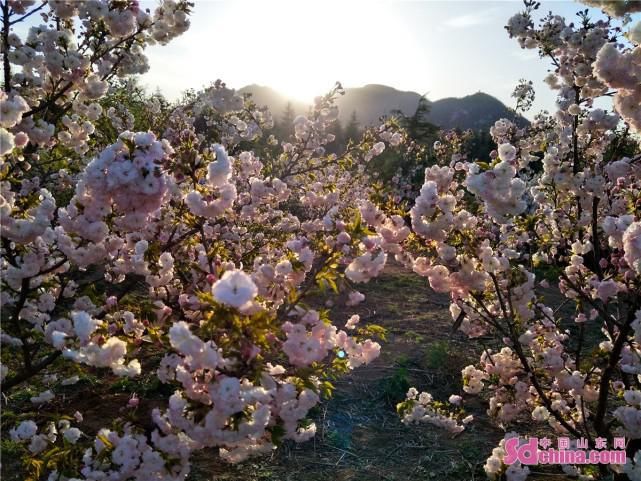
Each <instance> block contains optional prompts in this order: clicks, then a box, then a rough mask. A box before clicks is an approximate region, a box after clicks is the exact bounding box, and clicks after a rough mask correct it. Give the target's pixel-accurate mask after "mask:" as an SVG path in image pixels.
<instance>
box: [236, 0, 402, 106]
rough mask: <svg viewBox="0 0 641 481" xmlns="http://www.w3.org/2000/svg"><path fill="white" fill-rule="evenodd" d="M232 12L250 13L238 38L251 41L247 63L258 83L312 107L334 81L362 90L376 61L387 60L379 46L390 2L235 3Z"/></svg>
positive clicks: (384, 48) (385, 50) (284, 0)
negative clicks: (257, 76)
mask: <svg viewBox="0 0 641 481" xmlns="http://www.w3.org/2000/svg"><path fill="white" fill-rule="evenodd" d="M235 8H236V9H238V11H239V12H240V11H241V10H245V11H247V9H251V15H250V16H245V18H244V20H243V23H242V26H239V27H240V29H241V32H242V33H241V35H242V34H247V35H252V36H254V37H255V42H256V43H255V45H254V50H255V51H254V52H251V59H250V58H249V56H248V63H251V66H252V67H253V68H254V69H256V70H259V72H258V74H259V76H260V78H261V83H264V84H267V85H269V86H271V87H272V88H274V89H275V90H277V91H279V92H282V93H284V94H286V95H287V97H289V98H291V99H293V100H298V101H302V102H306V103H311V102H312V101H313V99H314V98H315V97H316V96H318V95H323V94H325V93H327V92H328V91H329V90H330V89H331V88H332V87H333V86H334V84H335V83H336V82H337V81H340V82H342V83H343V85H346V86H359V85H363V84H365V83H367V82H368V79H369V78H371V77H369V78H368V76H369V74H370V73H371V69H372V68H373V66H375V65H376V64H377V63H380V58H381V56H383V57H384V56H386V55H390V52H388V47H387V46H386V44H385V42H381V41H380V32H381V28H383V26H384V25H388V24H389V22H390V16H391V15H393V10H392V9H391V8H390V4H389V2H377V3H376V7H375V8H372V3H371V2H370V3H367V2H361V1H350V0H344V1H342V2H337V1H333V0H329V1H328V0H325V1H322V2H321V1H316V0H308V1H300V0H299V1H290V0H281V1H278V0H274V1H269V2H253V1H240V2H238V3H237V4H236V5H235ZM239 18H240V17H239ZM361 66H362V67H361ZM363 67H364V68H363ZM253 77H254V78H256V75H253Z"/></svg>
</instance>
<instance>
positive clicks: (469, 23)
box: [444, 8, 497, 28]
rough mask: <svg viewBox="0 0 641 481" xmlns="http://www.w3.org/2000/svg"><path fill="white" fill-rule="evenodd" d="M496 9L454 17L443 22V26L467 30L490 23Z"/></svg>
mask: <svg viewBox="0 0 641 481" xmlns="http://www.w3.org/2000/svg"><path fill="white" fill-rule="evenodd" d="M496 11H497V10H496V8H490V9H485V10H482V11H478V12H474V13H466V14H463V15H456V16H454V17H450V18H448V19H447V20H445V22H444V25H446V26H448V27H452V28H468V27H474V26H476V25H484V24H486V23H490V22H491V21H492V19H493V17H494V14H495V13H496Z"/></svg>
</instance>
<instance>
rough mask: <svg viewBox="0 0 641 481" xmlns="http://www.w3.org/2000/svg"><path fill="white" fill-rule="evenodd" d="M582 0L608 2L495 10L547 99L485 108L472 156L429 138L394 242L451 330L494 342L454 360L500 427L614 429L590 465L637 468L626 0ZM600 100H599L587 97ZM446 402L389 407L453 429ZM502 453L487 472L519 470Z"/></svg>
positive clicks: (639, 297)
mask: <svg viewBox="0 0 641 481" xmlns="http://www.w3.org/2000/svg"><path fill="white" fill-rule="evenodd" d="M590 3H598V4H599V6H602V7H604V8H605V9H606V13H607V14H608V15H606V16H604V17H603V18H601V19H597V20H595V19H591V18H590V17H589V15H588V11H587V10H586V11H583V12H580V13H579V14H578V17H577V19H576V21H573V22H571V21H569V20H566V19H564V18H562V17H560V16H558V15H554V14H552V13H550V14H548V15H545V16H543V18H542V19H541V20H540V22H538V23H537V24H536V25H535V21H534V17H535V13H536V12H537V9H538V7H539V5H538V3H536V2H534V1H529V0H527V1H526V2H525V10H524V11H523V12H521V13H518V14H516V15H514V16H513V17H512V18H510V19H509V21H508V25H507V27H506V29H507V32H508V34H509V35H510V37H512V38H515V39H516V40H517V41H518V42H519V44H520V45H521V46H522V47H523V48H526V49H533V50H537V51H538V52H539V55H540V57H541V58H542V59H543V60H544V61H548V62H551V65H552V69H553V70H552V71H551V72H550V74H549V75H548V77H547V78H546V83H547V84H548V85H549V87H550V88H552V89H554V90H556V91H557V94H558V100H557V106H558V110H557V111H556V112H555V113H554V114H552V115H550V114H541V115H538V116H537V117H536V118H535V120H534V122H533V123H532V125H531V126H529V127H528V128H518V127H517V126H516V125H514V124H513V123H512V122H510V121H508V120H505V119H503V120H499V121H497V122H496V123H495V125H494V127H493V128H492V129H491V134H492V137H493V140H494V141H495V142H496V144H497V146H498V148H497V149H496V150H495V151H494V152H493V153H492V155H491V158H490V159H489V160H488V161H487V162H471V161H468V160H467V159H466V158H465V157H464V156H461V154H460V153H455V152H454V150H456V148H450V149H448V148H447V145H446V146H442V147H441V150H442V153H443V155H442V163H441V165H436V166H433V167H431V168H428V169H427V170H426V171H425V183H424V184H423V186H422V188H421V190H420V193H419V195H418V196H417V197H416V200H415V203H414V206H413V207H412V208H411V210H410V213H409V214H410V216H411V223H412V231H413V232H412V235H411V236H409V237H408V242H409V243H408V245H407V249H408V252H411V253H412V254H411V257H412V259H411V261H410V264H411V265H412V266H413V269H414V271H415V272H417V273H418V274H419V275H421V276H425V277H427V279H428V281H429V285H430V286H431V288H432V289H433V290H435V291H437V292H444V293H448V294H449V295H450V296H451V306H450V312H451V314H452V319H453V320H454V321H455V328H457V329H459V330H460V331H462V332H463V333H465V334H466V335H467V336H469V337H470V338H471V339H476V338H480V337H484V338H487V336H491V337H492V338H494V339H495V340H496V342H495V343H494V344H493V345H491V346H487V343H485V344H484V345H485V348H484V349H483V354H482V356H481V358H480V360H479V363H478V364H475V365H470V366H467V367H466V368H465V369H464V370H463V372H462V376H463V391H464V392H465V393H466V394H469V395H476V394H480V393H487V395H488V396H489V407H488V411H487V412H488V414H489V415H490V416H491V417H492V418H493V419H494V420H496V422H497V423H498V424H499V425H500V426H502V427H504V428H505V429H506V430H508V431H509V430H510V429H512V431H510V432H509V433H508V434H507V435H506V438H509V437H514V436H518V435H521V436H523V435H527V434H528V433H527V432H520V433H517V432H515V431H514V430H515V429H518V427H517V422H518V421H524V420H529V421H530V422H532V421H534V422H540V423H544V424H546V425H548V427H549V428H550V429H551V430H552V431H553V432H555V433H557V435H559V436H569V437H571V438H575V439H578V438H585V439H587V440H589V442H590V443H591V446H593V441H594V440H595V439H596V438H599V437H601V438H605V439H607V440H610V441H612V439H613V437H616V436H625V438H626V439H627V440H628V443H627V448H626V450H627V454H628V458H630V459H628V461H627V463H626V464H625V465H610V466H606V465H602V466H600V467H599V468H600V469H599V470H597V471H596V473H598V472H600V473H601V475H603V476H606V475H607V473H608V471H610V470H613V471H615V472H616V473H620V474H619V475H620V476H622V477H623V479H626V476H627V477H629V478H630V479H641V463H639V460H640V459H641V451H640V450H639V449H640V448H641V445H640V444H639V440H640V439H641V430H640V429H639V419H641V417H640V416H641V390H640V389H641V383H640V377H639V374H641V363H640V362H639V360H640V354H641V351H640V349H641V347H640V344H639V343H640V342H641V261H640V258H639V256H640V255H641V244H640V242H641V212H640V210H639V208H640V206H641V199H640V198H639V195H640V192H641V190H640V187H641V184H640V182H641V155H640V154H639V130H640V129H641V124H640V123H639V120H640V119H641V117H640V115H641V108H640V105H641V89H640V86H641V47H640V46H639V42H640V40H641V38H640V37H639V24H637V25H635V26H632V27H630V24H629V21H630V17H629V16H624V15H625V14H626V13H629V12H633V11H635V10H638V8H639V4H638V3H636V2H590ZM619 16H622V18H621V19H617V18H616V17H619ZM526 87H527V86H526ZM517 95H520V96H525V97H526V98H525V100H527V98H531V90H530V88H523V87H521V88H520V89H519V92H517ZM607 97H610V98H612V100H613V101H612V105H613V110H612V111H608V110H605V109H603V108H599V107H597V106H596V105H595V101H596V100H597V99H601V98H607ZM454 147H456V146H454ZM555 291H556V292H558V294H555V293H554V292H555ZM559 298H561V299H563V298H564V299H565V300H563V301H559V300H558V299H559ZM569 306H572V308H571V309H570V307H569ZM597 337H600V339H596V338H597ZM460 403H461V399H460V397H459V396H454V397H453V398H452V399H450V402H449V403H438V402H436V401H434V400H433V399H432V398H431V396H430V395H429V394H428V393H422V394H419V393H418V391H416V390H415V389H412V390H410V392H408V396H407V400H406V401H405V402H403V403H401V404H400V405H399V411H400V412H401V414H402V416H403V420H404V421H405V422H415V421H417V422H418V421H424V422H430V423H434V424H438V425H443V426H445V427H446V428H448V429H450V430H451V431H453V432H457V431H460V430H462V429H463V428H464V423H462V422H461V419H462V417H463V415H464V414H463V413H462V411H461V409H460V407H459V404H460ZM468 422H469V419H468ZM505 454H506V452H505V449H504V441H501V444H500V446H499V447H497V448H496V449H495V450H494V452H493V453H492V456H491V457H490V458H489V459H488V460H487V464H486V465H485V471H486V472H487V474H488V476H489V477H490V478H491V479H499V478H501V479H503V477H504V476H505V477H506V478H507V479H508V480H522V479H524V478H525V477H527V475H528V473H529V468H528V467H526V466H521V465H519V464H518V463H516V464H512V465H510V466H506V465H505V464H504V462H503V458H504V456H505ZM583 469H584V468H583V467H579V466H576V467H575V466H564V467H563V470H564V472H565V473H566V474H569V475H574V476H579V474H581V473H582V472H583V473H584V474H586V473H587V471H582V470H583ZM589 472H591V473H592V474H594V473H595V471H594V470H593V469H591V470H590V471H589ZM585 479H587V478H585ZM590 479H592V478H590Z"/></svg>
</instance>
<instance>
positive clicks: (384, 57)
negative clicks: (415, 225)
mask: <svg viewBox="0 0 641 481" xmlns="http://www.w3.org/2000/svg"><path fill="white" fill-rule="evenodd" d="M142 3H143V5H144V6H147V4H149V6H153V5H154V2H153V1H151V0H150V1H144V2H142ZM585 8H586V7H585V5H583V4H580V3H577V2H574V1H546V0H543V1H542V6H541V8H540V10H539V11H541V12H547V11H549V10H551V11H553V12H554V13H558V14H560V15H563V16H565V17H566V18H576V17H575V14H576V12H577V11H579V10H581V9H585ZM520 10H522V3H521V2H520V1H484V0H476V1H452V0H450V1H446V0H430V1H427V0H423V1H419V0H414V1H411V0H369V1H363V0H340V1H336V0H321V1H317V0H297V1H292V0H195V7H194V10H193V14H192V24H191V27H190V29H189V30H188V31H187V32H186V33H184V34H183V35H182V36H180V37H178V38H177V39H175V40H174V41H172V42H171V43H170V44H169V45H167V46H162V47H161V46H153V47H150V48H149V49H148V50H147V53H148V57H149V61H150V66H151V68H150V71H149V72H148V73H147V74H145V75H144V76H143V78H142V83H143V84H145V85H146V86H148V87H149V88H151V89H156V88H158V89H160V91H161V92H162V93H163V94H165V95H166V96H167V97H169V98H171V99H176V98H178V97H179V95H180V93H181V92H182V91H184V90H185V89H188V88H194V89H200V88H202V87H205V86H207V85H209V84H210V83H211V82H213V81H215V80H216V79H222V80H223V81H225V82H226V83H227V85H228V86H229V87H232V88H241V87H243V86H245V85H248V84H259V85H267V86H270V87H272V88H274V89H276V90H277V91H279V92H281V93H284V94H286V95H287V96H288V97H290V98H294V99H296V100H302V101H310V102H311V101H312V99H313V98H314V97H315V96H317V95H321V94H323V93H325V92H327V91H328V90H329V89H330V88H331V87H332V86H333V85H334V82H336V81H340V82H341V83H342V84H343V86H344V87H359V86H363V85H366V84H385V85H389V86H392V87H394V88H397V89H399V90H412V91H415V92H419V93H421V94H427V97H428V98H429V99H431V100H437V99H440V98H444V97H461V96H465V95H469V94H473V93H475V92H478V91H483V92H486V93H488V94H490V95H493V96H495V97H497V98H498V99H500V100H501V101H503V102H504V103H505V104H506V105H508V106H514V101H513V99H512V98H511V93H512V90H513V89H514V86H515V85H516V84H517V82H518V80H519V79H520V78H526V79H528V80H532V81H533V82H534V87H535V90H536V93H537V98H536V101H535V103H534V106H533V108H532V110H531V111H530V112H531V113H535V112H538V111H540V110H543V109H548V110H553V109H554V98H555V95H554V93H553V92H552V91H550V90H549V89H548V88H547V87H546V86H545V84H543V82H542V80H543V78H544V77H545V76H546V75H547V73H548V69H549V68H550V66H549V63H548V62H546V61H545V60H541V59H539V58H538V55H537V53H536V51H533V50H523V49H521V48H520V46H519V45H518V43H517V42H516V40H514V39H510V38H509V36H508V35H507V32H506V31H505V29H504V28H503V27H504V25H505V24H506V21H507V19H508V18H509V17H510V16H512V15H513V14H514V13H516V12H518V11H520ZM593 12H594V15H598V11H597V10H593ZM531 113H530V115H531Z"/></svg>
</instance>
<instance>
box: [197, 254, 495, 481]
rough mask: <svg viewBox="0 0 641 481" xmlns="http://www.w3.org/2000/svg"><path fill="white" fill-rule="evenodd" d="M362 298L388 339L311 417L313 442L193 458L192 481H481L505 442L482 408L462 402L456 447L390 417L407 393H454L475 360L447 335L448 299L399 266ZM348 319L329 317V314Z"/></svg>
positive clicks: (365, 313) (442, 435)
mask: <svg viewBox="0 0 641 481" xmlns="http://www.w3.org/2000/svg"><path fill="white" fill-rule="evenodd" d="M362 292H363V293H365V294H366V295H367V300H366V301H365V302H364V303H363V304H361V305H360V306H359V307H358V308H356V313H358V314H360V315H361V319H362V321H361V322H371V323H376V324H379V325H382V326H384V327H385V328H386V329H387V330H388V339H387V342H385V343H383V350H382V354H381V356H380V358H379V359H377V360H376V361H375V362H374V363H372V364H371V365H369V366H366V367H362V368H359V369H357V370H356V371H354V373H353V374H351V375H349V376H347V377H344V378H342V379H341V380H339V381H337V382H336V383H335V385H336V388H337V389H336V392H335V396H334V398H332V399H331V400H330V401H328V402H326V403H324V404H323V405H322V406H321V408H320V409H319V410H318V411H317V412H316V416H315V417H316V424H317V427H318V432H317V436H316V437H315V439H313V440H312V441H309V442H307V443H303V444H301V445H295V444H287V445H285V446H283V447H282V448H281V449H280V450H278V451H276V452H275V453H274V454H273V455H272V456H271V457H269V458H262V459H252V460H249V461H247V462H245V463H243V464H241V465H239V466H227V465H224V464H221V463H220V461H218V460H217V459H216V455H215V453H213V452H212V453H209V454H207V455H203V456H199V457H198V458H197V459H196V460H195V462H194V469H193V473H192V475H191V476H190V478H189V479H190V481H205V480H206V481H223V480H224V481H231V480H234V481H329V480H331V481H348V480H358V481H379V480H395V481H404V480H410V479H411V480H416V479H418V480H422V479H434V480H439V481H440V480H443V481H464V480H483V479H486V478H485V474H484V472H483V464H484V463H485V460H486V458H487V457H488V455H489V454H490V453H491V450H492V448H493V447H495V446H496V443H497V441H498V440H499V439H501V438H502V437H503V435H502V433H501V431H500V430H498V429H496V428H494V427H493V426H491V425H490V424H489V423H488V422H487V421H484V419H485V416H484V415H483V411H484V409H485V407H484V406H483V404H482V403H481V402H480V401H477V400H475V399H474V398H468V401H466V403H467V406H468V407H467V409H468V411H470V412H471V413H472V414H475V415H477V416H475V417H476V418H477V420H476V421H475V422H474V423H473V424H472V425H471V426H470V427H469V428H468V429H467V430H466V431H464V432H463V433H462V434H460V435H458V436H456V437H455V438H452V437H451V436H450V435H448V434H447V433H446V432H444V431H442V430H439V429H437V428H433V427H431V426H426V425H420V426H412V427H406V426H404V425H403V424H401V422H400V420H399V417H398V416H397V414H396V412H395V405H396V403H397V402H398V401H399V400H401V399H403V398H404V395H405V392H406V391H407V388H408V387H409V386H410V385H413V386H416V387H417V388H418V389H420V390H421V389H422V390H427V391H429V392H431V393H432V394H433V395H434V397H435V398H436V399H440V400H445V399H447V397H448V396H449V395H450V394H452V393H460V392H461V380H460V372H461V369H462V368H463V367H464V366H465V365H467V364H469V363H471V362H475V360H477V359H478V350H477V346H475V345H474V344H471V343H469V342H468V341H467V340H466V338H465V337H464V336H462V335H461V334H460V333H459V334H453V335H451V334H450V332H451V325H452V320H451V316H450V314H449V310H448V308H447V298H445V297H442V296H438V295H436V294H434V293H431V292H430V291H429V289H427V288H426V282H425V280H424V279H421V278H419V277H418V276H416V275H414V274H412V273H411V272H407V271H405V270H403V269H401V268H398V267H395V266H391V267H388V268H387V269H386V271H385V273H384V274H383V275H382V276H381V277H380V278H378V279H376V280H374V281H372V282H370V283H369V284H366V285H364V286H363V288H362ZM351 313H353V309H352V310H350V311H349V314H348V313H347V312H345V313H344V314H343V313H342V312H341V311H340V309H338V308H335V309H334V312H333V313H332V315H333V318H335V319H340V318H341V316H343V317H345V319H347V317H348V316H349V315H350V314H351Z"/></svg>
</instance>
